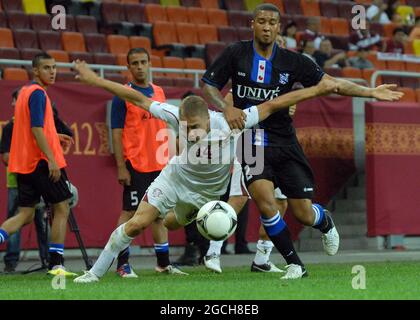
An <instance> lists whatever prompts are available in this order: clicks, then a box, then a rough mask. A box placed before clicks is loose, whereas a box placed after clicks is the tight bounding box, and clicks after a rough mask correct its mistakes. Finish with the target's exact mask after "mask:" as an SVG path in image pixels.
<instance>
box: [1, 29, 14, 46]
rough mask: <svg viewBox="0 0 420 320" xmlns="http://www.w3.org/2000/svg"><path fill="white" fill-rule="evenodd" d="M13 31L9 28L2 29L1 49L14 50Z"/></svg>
mask: <svg viewBox="0 0 420 320" xmlns="http://www.w3.org/2000/svg"><path fill="white" fill-rule="evenodd" d="M14 47H15V44H14V42H13V35H12V31H11V30H10V29H7V28H0V48H14Z"/></svg>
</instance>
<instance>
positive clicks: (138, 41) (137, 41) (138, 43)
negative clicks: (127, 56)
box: [128, 36, 152, 54]
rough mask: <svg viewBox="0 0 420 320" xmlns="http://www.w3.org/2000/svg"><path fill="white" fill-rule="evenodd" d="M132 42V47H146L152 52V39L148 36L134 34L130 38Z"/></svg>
mask: <svg viewBox="0 0 420 320" xmlns="http://www.w3.org/2000/svg"><path fill="white" fill-rule="evenodd" d="M128 40H129V42H130V48H131V49H133V48H144V49H146V50H147V52H149V54H152V44H151V43H150V39H149V38H147V37H138V36H132V37H130V38H129V39H128Z"/></svg>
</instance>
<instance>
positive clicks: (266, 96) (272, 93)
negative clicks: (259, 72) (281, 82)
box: [236, 84, 281, 101]
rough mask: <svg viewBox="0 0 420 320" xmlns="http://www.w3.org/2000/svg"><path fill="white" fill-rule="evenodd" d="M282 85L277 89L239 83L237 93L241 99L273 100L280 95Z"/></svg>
mask: <svg viewBox="0 0 420 320" xmlns="http://www.w3.org/2000/svg"><path fill="white" fill-rule="evenodd" d="M280 92H281V91H280V87H277V88H276V89H274V90H273V89H263V88H254V87H248V86H243V85H241V84H238V86H237V87H236V94H237V96H238V97H239V98H240V99H244V98H246V99H252V100H257V101H267V100H273V99H274V98H277V97H278V96H279V95H280Z"/></svg>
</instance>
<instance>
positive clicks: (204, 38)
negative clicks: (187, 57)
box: [197, 24, 219, 44]
mask: <svg viewBox="0 0 420 320" xmlns="http://www.w3.org/2000/svg"><path fill="white" fill-rule="evenodd" d="M197 32H198V39H199V41H200V44H206V43H209V42H216V41H219V37H218V35H217V28H216V26H214V25H209V24H198V25H197Z"/></svg>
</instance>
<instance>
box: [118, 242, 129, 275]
mask: <svg viewBox="0 0 420 320" xmlns="http://www.w3.org/2000/svg"><path fill="white" fill-rule="evenodd" d="M129 258H130V247H129V246H128V247H127V248H125V249H124V250H123V251H121V252H120V253H119V254H118V260H117V261H118V262H117V269H119V268H120V267H121V266H123V265H125V264H128V259H129Z"/></svg>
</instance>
